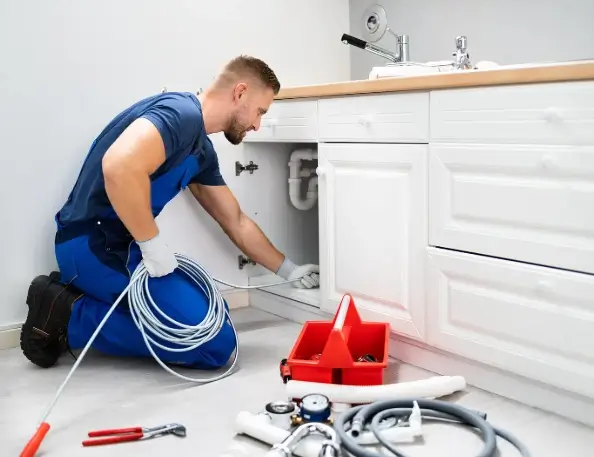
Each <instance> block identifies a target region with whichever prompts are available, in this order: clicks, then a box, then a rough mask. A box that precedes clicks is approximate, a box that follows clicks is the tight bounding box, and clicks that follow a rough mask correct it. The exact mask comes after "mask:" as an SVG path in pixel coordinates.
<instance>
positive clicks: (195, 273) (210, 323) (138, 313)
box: [40, 254, 301, 424]
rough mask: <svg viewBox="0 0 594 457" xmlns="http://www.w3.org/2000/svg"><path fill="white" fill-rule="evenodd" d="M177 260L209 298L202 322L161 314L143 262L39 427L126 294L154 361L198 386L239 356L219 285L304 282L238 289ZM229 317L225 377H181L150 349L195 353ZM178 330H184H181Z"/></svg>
mask: <svg viewBox="0 0 594 457" xmlns="http://www.w3.org/2000/svg"><path fill="white" fill-rule="evenodd" d="M175 257H176V259H177V261H178V264H179V268H180V269H181V270H182V271H183V272H184V273H186V274H187V275H188V276H190V278H191V279H192V280H193V281H194V282H195V283H196V285H197V286H198V287H200V289H201V290H202V291H203V292H204V294H205V295H206V296H207V298H208V304H209V306H208V311H207V313H206V316H205V317H204V319H203V320H202V322H200V323H198V324H196V325H186V324H183V323H181V322H177V321H176V320H174V319H172V318H170V317H169V316H167V315H166V314H165V313H164V312H163V311H161V309H160V308H159V306H158V305H157V304H156V303H155V302H154V300H153V298H152V296H151V293H150V291H149V287H148V282H149V279H150V276H149V274H148V271H147V270H146V267H145V266H144V263H143V262H140V264H139V265H138V266H137V267H136V270H134V273H133V274H132V277H131V278H130V282H129V283H128V286H127V287H126V288H125V289H124V290H123V292H122V293H121V294H120V296H119V297H118V298H117V300H116V301H115V302H114V304H113V305H112V306H111V308H110V309H109V311H108V312H107V313H106V314H105V316H104V317H103V320H102V321H101V322H100V323H99V325H98V326H97V328H96V329H95V332H93V335H91V338H89V341H88V342H87V344H86V346H85V347H84V349H83V350H82V352H81V353H80V355H79V357H78V358H77V360H76V362H75V363H74V365H73V366H72V368H71V369H70V372H69V373H68V375H67V376H66V379H64V382H62V384H61V385H60V387H59V388H58V391H57V392H56V395H55V396H54V398H53V400H52V402H51V403H50V405H49V406H48V408H47V409H46V411H45V413H44V414H43V416H42V419H41V421H40V424H41V423H43V422H45V421H46V419H47V417H48V416H49V414H50V412H51V411H52V409H53V407H54V405H55V404H56V402H57V401H58V398H59V397H60V395H61V394H62V391H63V390H64V387H65V386H66V384H67V383H68V381H69V380H70V378H71V377H72V375H73V374H74V372H75V371H76V369H77V368H78V366H79V365H80V363H81V362H82V360H83V358H84V357H85V355H86V353H87V351H88V350H89V348H90V347H91V345H92V344H93V342H94V341H95V339H96V338H97V335H98V334H99V332H100V331H101V329H102V328H103V326H104V325H105V323H106V322H107V319H109V317H110V316H111V314H112V313H113V311H114V310H115V309H116V307H117V306H118V305H119V304H120V302H121V301H122V298H124V297H125V296H126V294H128V302H129V307H130V312H131V314H132V319H133V320H134V323H135V324H136V326H137V327H138V330H140V333H141V334H142V337H143V339H144V342H145V344H146V346H147V348H148V350H149V351H150V353H151V355H152V356H153V358H154V359H155V360H156V361H157V363H158V364H159V365H161V366H162V367H163V368H164V369H165V370H166V371H168V372H169V373H171V374H173V375H174V376H177V377H178V378H181V379H184V380H186V381H191V382H197V383H209V382H213V381H217V380H219V379H222V378H224V377H226V376H228V375H229V374H231V371H232V370H233V368H234V367H235V365H236V363H237V359H238V356H239V343H238V337H237V331H236V330H235V327H234V326H233V323H232V322H231V318H230V317H229V315H228V312H227V310H226V309H225V300H224V298H223V296H222V294H221V292H220V291H219V289H218V288H217V286H216V283H217V282H220V283H222V284H225V285H227V286H230V287H233V288H235V289H262V288H265V287H272V286H277V285H280V284H287V283H291V282H296V281H300V280H301V278H299V279H294V280H290V281H281V282H278V283H274V284H263V285H259V286H238V285H234V284H229V283H226V282H223V281H221V280H218V279H215V278H213V277H212V276H211V275H210V274H209V273H208V272H207V271H206V270H205V269H204V268H203V267H202V266H201V265H200V264H199V263H197V262H196V261H194V260H192V259H190V258H189V257H187V256H185V255H183V254H175ZM153 310H156V312H157V313H158V315H160V316H161V317H163V318H164V319H165V320H166V321H169V322H170V323H172V324H175V325H176V326H178V328H172V327H168V326H167V325H166V324H164V323H162V322H161V321H160V320H159V319H158V318H157V316H156V315H155V313H154V312H153ZM227 318H228V319H229V324H230V325H231V327H232V328H233V333H234V335H235V347H236V350H235V356H234V358H233V363H232V364H231V366H230V367H229V368H228V369H227V371H225V372H224V373H223V374H220V375H217V376H214V377H212V378H208V379H200V378H190V377H187V376H184V375H181V374H179V373H177V372H175V371H173V370H172V369H171V368H169V367H168V366H167V365H165V363H163V361H162V360H161V359H160V358H159V357H158V356H157V354H155V351H154V350H153V348H152V346H151V345H155V346H157V347H159V348H161V349H163V350H166V351H169V352H188V351H193V350H194V349H196V348H198V347H200V346H202V345H203V344H205V343H207V342H208V341H210V340H211V339H213V338H214V337H215V336H216V335H217V334H218V332H219V330H220V329H221V327H222V326H223V325H224V323H225V320H226V319H227ZM179 327H181V329H180V328H179ZM152 335H155V336H157V337H158V338H160V339H162V340H165V341H166V342H168V343H172V344H175V345H178V346H180V347H179V348H175V347H172V346H165V345H163V344H161V343H159V342H157V341H156V340H155V339H154V338H153V336H152Z"/></svg>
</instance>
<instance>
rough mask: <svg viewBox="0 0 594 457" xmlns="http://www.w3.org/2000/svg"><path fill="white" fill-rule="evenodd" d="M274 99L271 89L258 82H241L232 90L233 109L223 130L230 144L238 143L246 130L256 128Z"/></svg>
mask: <svg viewBox="0 0 594 457" xmlns="http://www.w3.org/2000/svg"><path fill="white" fill-rule="evenodd" d="M273 100H274V92H273V91H272V89H269V88H267V87H263V86H261V85H258V84H254V83H252V84H247V83H241V84H238V85H237V86H235V89H234V91H233V111H232V113H231V116H230V117H229V123H228V125H227V128H226V129H225V130H224V133H225V138H227V141H229V143H231V144H235V145H237V144H239V143H241V142H242V141H243V139H244V138H245V135H246V134H247V132H249V131H252V130H258V129H259V128H260V121H261V119H262V116H263V115H264V114H266V112H267V111H268V108H269V107H270V105H271V104H272V101H273Z"/></svg>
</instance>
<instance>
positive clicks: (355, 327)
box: [281, 294, 390, 385]
mask: <svg viewBox="0 0 594 457" xmlns="http://www.w3.org/2000/svg"><path fill="white" fill-rule="evenodd" d="M389 340H390V324H388V323H385V322H363V321H362V320H361V318H360V316H359V313H358V311H357V307H356V305H355V301H354V299H353V297H352V296H351V295H350V294H345V295H344V296H343V298H342V300H341V302H340V306H339V307H338V310H337V312H336V314H335V316H334V319H333V320H332V321H331V322H329V321H308V322H306V323H305V325H304V326H303V328H302V329H301V333H300V334H299V337H298V338H297V341H296V343H295V345H294V346H293V349H292V350H291V353H290V355H289V358H288V359H287V360H286V364H285V373H286V372H287V370H286V369H287V368H288V371H289V372H290V379H293V380H298V381H310V382H321V383H331V384H346V385H377V384H383V377H384V370H385V368H386V366H387V365H388V344H389ZM366 355H371V356H373V358H374V359H375V361H361V362H360V361H357V360H358V359H360V358H362V357H364V356H366ZM282 371H283V365H282V363H281V373H282Z"/></svg>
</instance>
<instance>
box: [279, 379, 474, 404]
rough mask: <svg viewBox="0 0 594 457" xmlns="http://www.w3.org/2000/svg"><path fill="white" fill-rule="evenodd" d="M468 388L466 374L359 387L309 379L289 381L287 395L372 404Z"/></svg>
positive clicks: (424, 396)
mask: <svg viewBox="0 0 594 457" xmlns="http://www.w3.org/2000/svg"><path fill="white" fill-rule="evenodd" d="M465 388H466V379H464V377H463V376H433V377H431V378H428V379H421V380H419V381H410V382H400V383H395V384H380V385H374V386H356V385H345V384H325V383H316V382H309V381H289V382H287V388H286V390H287V398H289V399H291V398H303V397H304V396H305V395H307V394H310V393H312V392H316V393H318V394H320V395H324V396H326V397H328V399H329V400H330V401H331V402H336V403H349V404H357V403H373V402H376V401H382V400H393V399H396V398H408V397H417V398H439V397H443V396H446V395H450V394H453V393H454V392H458V391H460V390H464V389H465Z"/></svg>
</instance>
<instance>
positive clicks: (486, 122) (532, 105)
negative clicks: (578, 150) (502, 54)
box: [431, 81, 594, 144]
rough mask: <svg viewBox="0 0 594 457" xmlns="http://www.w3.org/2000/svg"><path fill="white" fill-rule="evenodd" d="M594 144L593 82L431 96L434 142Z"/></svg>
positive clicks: (526, 86) (493, 89)
mask: <svg viewBox="0 0 594 457" xmlns="http://www.w3.org/2000/svg"><path fill="white" fill-rule="evenodd" d="M435 141H444V142H449V141H455V142H466V141H476V142H479V143H533V144H534V143H538V144H592V143H594V81H585V82H567V83H547V84H528V85H521V86H497V87H480V88H470V89H455V90H444V91H435V92H432V93H431V142H435Z"/></svg>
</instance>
